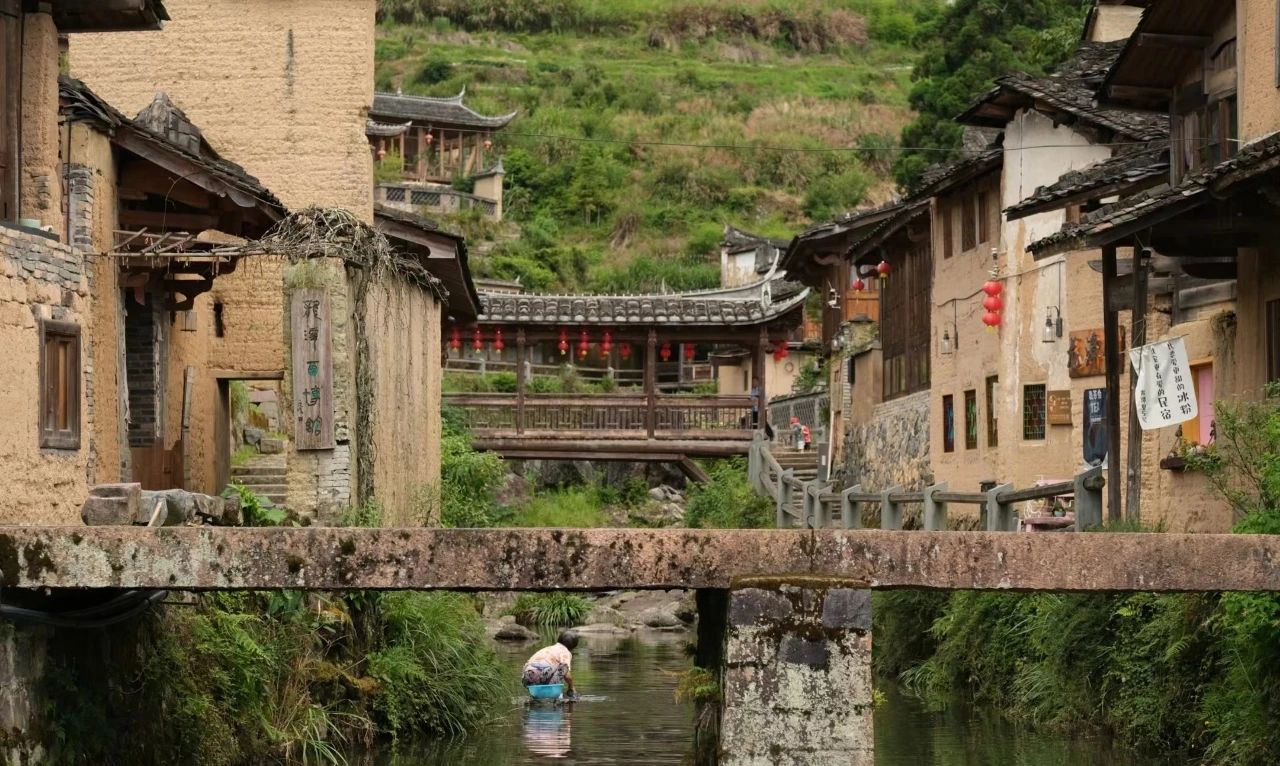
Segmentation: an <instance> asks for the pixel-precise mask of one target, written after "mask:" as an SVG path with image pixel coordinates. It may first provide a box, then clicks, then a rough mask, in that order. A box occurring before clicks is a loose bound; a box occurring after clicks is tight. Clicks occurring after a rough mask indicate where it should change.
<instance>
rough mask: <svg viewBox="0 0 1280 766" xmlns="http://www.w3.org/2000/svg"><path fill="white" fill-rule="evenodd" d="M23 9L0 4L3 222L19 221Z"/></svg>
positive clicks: (13, 0)
mask: <svg viewBox="0 0 1280 766" xmlns="http://www.w3.org/2000/svg"><path fill="white" fill-rule="evenodd" d="M21 90H22V8H21V6H20V5H19V3H18V0H0V221H16V220H17V219H18V157H19V150H18V146H19V141H20V138H21V126H20V121H19V112H20V105H19V104H20V102H19V97H20V93H21Z"/></svg>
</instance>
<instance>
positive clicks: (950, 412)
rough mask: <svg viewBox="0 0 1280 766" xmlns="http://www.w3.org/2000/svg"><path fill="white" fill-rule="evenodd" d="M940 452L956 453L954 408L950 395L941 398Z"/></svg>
mask: <svg viewBox="0 0 1280 766" xmlns="http://www.w3.org/2000/svg"><path fill="white" fill-rule="evenodd" d="M942 451H943V452H955V451H956V406H955V401H954V400H953V399H952V398H951V394H947V395H946V396H944V397H942Z"/></svg>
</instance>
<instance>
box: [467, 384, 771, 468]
mask: <svg viewBox="0 0 1280 766" xmlns="http://www.w3.org/2000/svg"><path fill="white" fill-rule="evenodd" d="M444 404H445V406H447V407H453V408H456V409H457V410H458V411H460V412H461V413H463V417H464V421H465V422H466V424H467V425H468V427H469V428H470V429H471V433H472V436H473V439H474V443H475V446H476V448H477V449H484V450H492V451H495V452H500V453H502V454H503V455H504V456H506V457H512V458H558V459H591V460H611V459H612V460H633V459H634V460H678V459H680V458H682V457H686V456H705V457H715V456H727V455H745V454H747V452H748V450H749V449H750V446H751V438H752V434H753V431H752V425H751V398H750V397H748V396H696V395H661V396H646V395H645V394H577V395H564V394H526V395H524V396H520V395H519V394H445V395H444Z"/></svg>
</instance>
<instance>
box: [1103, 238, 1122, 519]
mask: <svg viewBox="0 0 1280 766" xmlns="http://www.w3.org/2000/svg"><path fill="white" fill-rule="evenodd" d="M1116 297H1117V296H1116V246H1115V245H1106V246H1104V247H1103V248H1102V308H1103V311H1102V319H1103V323H1102V328H1103V329H1102V333H1103V339H1102V343H1103V346H1104V347H1105V348H1104V351H1103V354H1104V355H1105V357H1106V369H1107V519H1108V520H1109V521H1119V520H1120V500H1121V498H1120V315H1119V313H1118V312H1116V310H1115V303H1116Z"/></svg>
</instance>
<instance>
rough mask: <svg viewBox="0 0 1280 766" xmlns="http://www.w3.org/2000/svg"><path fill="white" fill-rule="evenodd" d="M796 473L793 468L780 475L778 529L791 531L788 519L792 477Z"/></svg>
mask: <svg viewBox="0 0 1280 766" xmlns="http://www.w3.org/2000/svg"><path fill="white" fill-rule="evenodd" d="M793 473H794V471H793V469H791V468H788V469H787V470H785V471H783V472H782V473H781V474H779V475H778V519H777V526H778V529H789V528H790V527H791V521H790V520H789V519H787V516H788V514H789V511H790V509H791V476H792V475H793Z"/></svg>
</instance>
